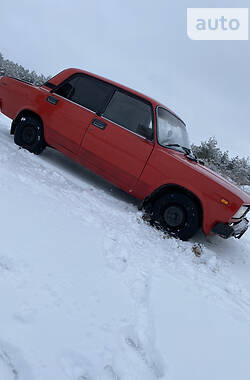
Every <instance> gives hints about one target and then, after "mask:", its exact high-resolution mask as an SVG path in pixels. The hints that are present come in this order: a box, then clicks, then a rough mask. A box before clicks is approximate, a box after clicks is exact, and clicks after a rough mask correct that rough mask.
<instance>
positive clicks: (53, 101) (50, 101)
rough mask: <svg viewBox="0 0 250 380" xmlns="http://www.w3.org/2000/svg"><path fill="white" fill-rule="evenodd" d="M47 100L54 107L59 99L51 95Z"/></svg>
mask: <svg viewBox="0 0 250 380" xmlns="http://www.w3.org/2000/svg"><path fill="white" fill-rule="evenodd" d="M46 100H47V102H49V103H51V104H53V105H54V106H55V105H56V104H57V103H58V99H57V98H55V97H54V96H51V95H49V96H48V97H47V99H46Z"/></svg>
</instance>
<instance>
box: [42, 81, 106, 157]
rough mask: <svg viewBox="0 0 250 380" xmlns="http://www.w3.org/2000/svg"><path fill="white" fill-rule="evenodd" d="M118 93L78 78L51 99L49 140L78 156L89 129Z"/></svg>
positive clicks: (94, 82) (97, 83)
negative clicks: (111, 98)
mask: <svg viewBox="0 0 250 380" xmlns="http://www.w3.org/2000/svg"><path fill="white" fill-rule="evenodd" d="M113 92H114V89H113V87H112V86H111V85H109V84H107V83H105V82H103V81H100V80H98V79H96V78H94V77H91V76H89V75H85V74H75V75H73V76H71V77H70V78H68V79H67V80H66V81H64V82H63V83H62V84H61V85H60V86H59V87H58V88H57V89H55V90H53V91H52V93H51V94H50V95H49V96H48V97H47V101H48V103H49V104H47V107H46V115H45V116H44V120H46V127H47V128H46V132H47V136H46V139H47V140H48V143H50V144H51V145H52V146H55V147H57V148H58V147H60V146H61V147H63V148H65V149H67V150H68V151H70V152H71V153H74V154H75V155H77V154H78V152H79V148H80V145H81V141H82V139H83V137H84V134H85V133H86V130H87V128H88V125H89V124H90V122H91V120H92V119H93V118H94V117H95V114H96V112H97V113H98V112H101V110H102V107H103V105H104V104H106V103H107V101H108V100H109V99H110V97H111V96H112V94H113Z"/></svg>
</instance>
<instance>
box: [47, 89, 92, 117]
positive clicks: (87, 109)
mask: <svg viewBox="0 0 250 380" xmlns="http://www.w3.org/2000/svg"><path fill="white" fill-rule="evenodd" d="M49 92H50V91H49ZM51 94H53V95H55V96H58V97H59V98H61V99H64V100H66V101H67V102H69V103H72V104H75V105H76V106H78V107H81V108H83V109H85V110H86V111H89V112H91V113H93V114H94V115H96V113H95V112H94V111H92V110H90V109H89V108H87V107H84V106H82V105H81V104H78V103H75V102H72V100H69V99H67V98H64V97H63V96H61V95H58V94H57V93H55V92H51Z"/></svg>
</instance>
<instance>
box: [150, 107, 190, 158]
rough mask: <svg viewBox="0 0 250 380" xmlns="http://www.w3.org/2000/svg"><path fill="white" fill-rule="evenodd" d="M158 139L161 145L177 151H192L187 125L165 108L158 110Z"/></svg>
mask: <svg viewBox="0 0 250 380" xmlns="http://www.w3.org/2000/svg"><path fill="white" fill-rule="evenodd" d="M157 138H158V143H159V144H160V145H163V146H166V147H170V148H173V149H176V150H180V151H182V152H183V151H185V149H183V147H184V148H186V150H190V144H189V139H188V134H187V130H186V126H185V124H184V123H183V122H182V121H181V120H180V119H178V117H176V116H175V115H173V114H172V113H171V112H169V111H167V110H166V109H165V108H162V107H158V108H157Z"/></svg>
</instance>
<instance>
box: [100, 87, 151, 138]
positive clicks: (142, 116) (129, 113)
mask: <svg viewBox="0 0 250 380" xmlns="http://www.w3.org/2000/svg"><path fill="white" fill-rule="evenodd" d="M103 116H104V117H105V118H107V119H109V120H111V121H113V122H114V123H116V124H119V125H121V126H122V127H124V128H126V129H129V130H130V131H132V132H135V133H136V134H139V135H141V136H143V137H146V138H147V139H149V140H152V139H153V121H152V107H151V105H150V104H149V103H147V102H144V101H143V100H141V99H139V98H137V97H134V96H131V95H129V94H128V93H125V92H122V91H119V90H116V92H115V93H114V95H113V97H112V98H111V100H110V102H109V104H108V106H107V108H106V110H105V112H104V113H103Z"/></svg>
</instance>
